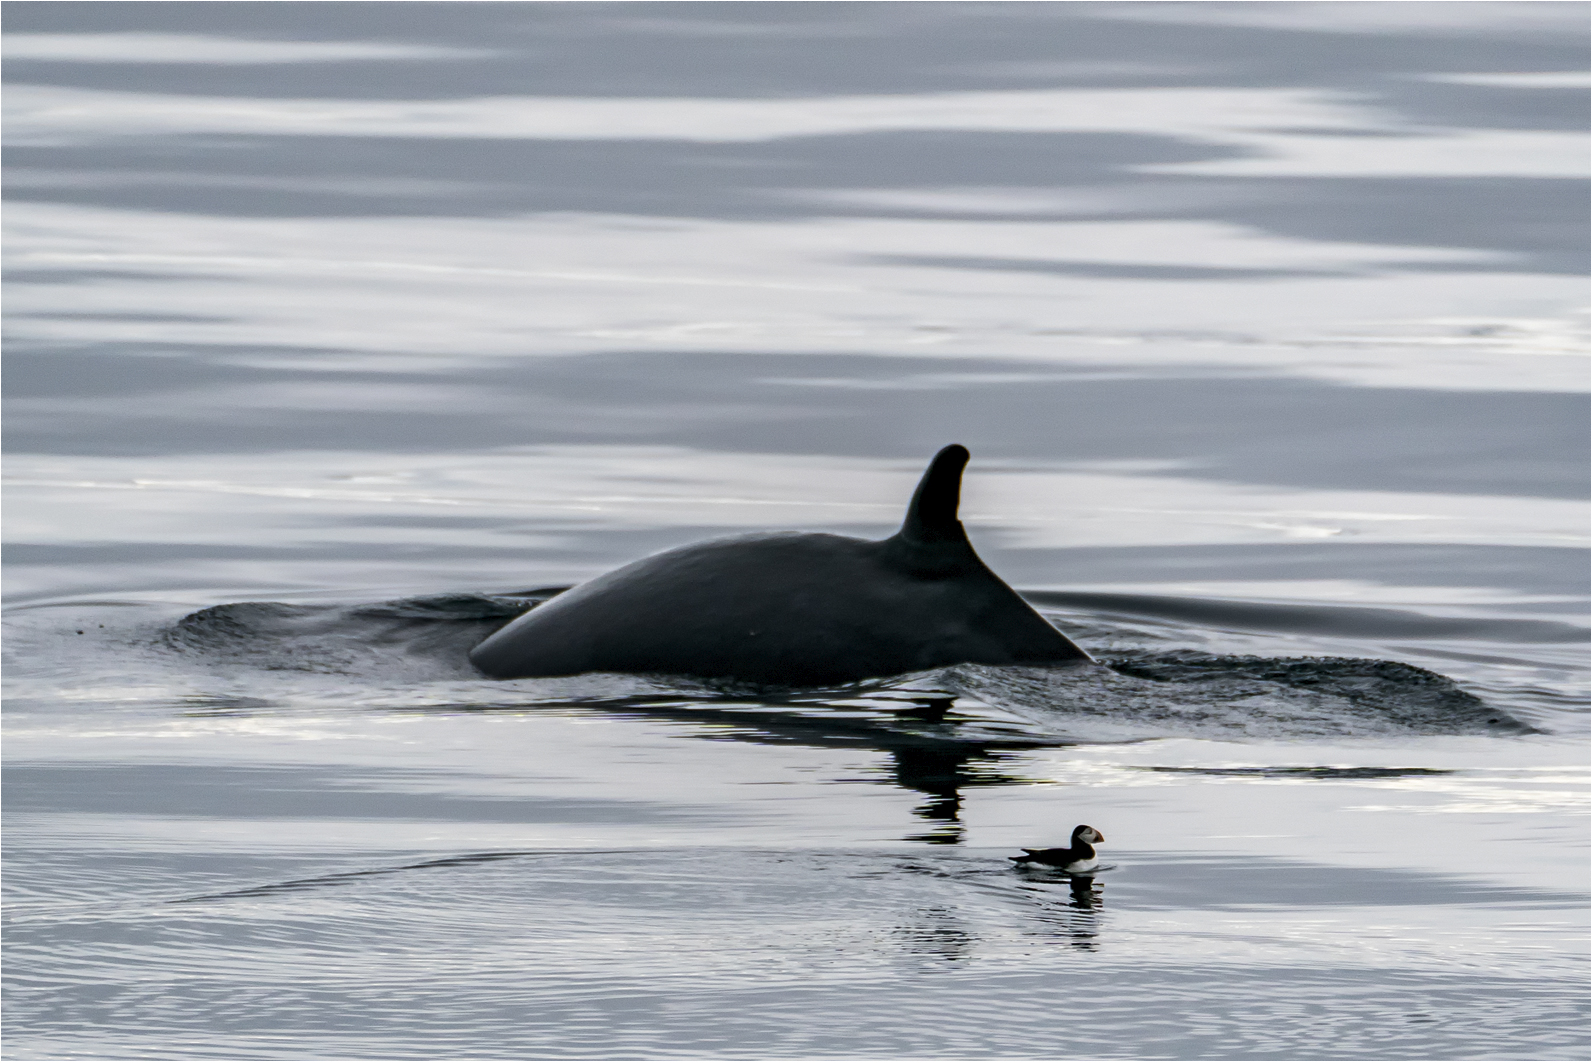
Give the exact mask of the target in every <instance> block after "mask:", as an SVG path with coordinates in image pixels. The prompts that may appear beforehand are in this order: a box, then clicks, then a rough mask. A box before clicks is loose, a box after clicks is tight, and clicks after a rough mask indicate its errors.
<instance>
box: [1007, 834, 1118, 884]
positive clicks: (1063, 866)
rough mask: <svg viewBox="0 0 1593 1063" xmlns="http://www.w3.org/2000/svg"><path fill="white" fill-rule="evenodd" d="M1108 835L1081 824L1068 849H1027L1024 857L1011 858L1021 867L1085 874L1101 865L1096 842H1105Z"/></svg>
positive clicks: (1024, 851)
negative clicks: (1032, 865) (1033, 865)
mask: <svg viewBox="0 0 1593 1063" xmlns="http://www.w3.org/2000/svg"><path fill="white" fill-rule="evenodd" d="M1105 840H1106V835H1104V834H1102V833H1101V832H1100V831H1098V830H1096V829H1095V828H1094V827H1091V826H1089V825H1087V824H1084V823H1080V824H1079V825H1078V826H1077V827H1074V828H1073V842H1072V844H1070V845H1069V846H1068V847H1067V848H1066V849H1025V850H1023V853H1024V855H1022V856H1009V857H1007V859H1008V860H1011V861H1012V862H1014V863H1015V864H1017V865H1018V866H1019V867H1023V866H1024V865H1026V864H1039V865H1040V866H1042V867H1054V868H1057V869H1058V870H1060V871H1068V872H1072V873H1073V874H1085V873H1087V872H1090V871H1094V870H1095V867H1096V865H1097V864H1098V863H1099V861H1098V860H1096V858H1095V846H1094V844H1093V843H1095V842H1104V841H1105Z"/></svg>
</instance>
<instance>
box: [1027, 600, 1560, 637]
mask: <svg viewBox="0 0 1593 1063" xmlns="http://www.w3.org/2000/svg"><path fill="white" fill-rule="evenodd" d="M1025 597H1027V598H1028V599H1029V600H1030V601H1031V602H1034V603H1036V604H1038V605H1042V606H1044V605H1050V606H1066V607H1069V608H1072V609H1082V610H1088V611H1090V612H1091V613H1092V614H1094V615H1105V616H1125V617H1152V618H1157V619H1166V620H1177V621H1184V622H1188V623H1191V624H1197V625H1200V626H1202V627H1207V628H1216V629H1219V630H1240V631H1265V632H1278V633H1284V632H1289V633H1296V634H1304V635H1323V636H1329V637H1341V638H1363V639H1395V640H1397V639H1456V640H1476V641H1482V642H1495V643H1540V642H1541V643H1585V642H1587V640H1588V630H1587V628H1585V627H1580V626H1577V625H1574V624H1565V623H1559V622H1556V621H1548V620H1518V619H1513V618H1505V617H1488V618H1482V617H1441V616H1430V615H1427V614H1425V613H1417V612H1413V611H1411V610H1406V609H1380V608H1368V607H1366V606H1349V605H1326V604H1322V603H1313V604H1311V605H1285V604H1275V603H1269V602H1245V601H1224V600H1221V599H1213V598H1188V597H1176V596H1172V595H1156V594H1119V593H1102V592H1095V591H1031V592H1029V593H1028V594H1026V595H1025Z"/></svg>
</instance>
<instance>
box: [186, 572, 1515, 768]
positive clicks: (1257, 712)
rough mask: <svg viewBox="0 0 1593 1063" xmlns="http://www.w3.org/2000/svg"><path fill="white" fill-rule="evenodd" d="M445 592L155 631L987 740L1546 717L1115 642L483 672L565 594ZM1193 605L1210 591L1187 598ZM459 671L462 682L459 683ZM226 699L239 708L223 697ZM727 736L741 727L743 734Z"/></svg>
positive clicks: (667, 707) (304, 665)
mask: <svg viewBox="0 0 1593 1063" xmlns="http://www.w3.org/2000/svg"><path fill="white" fill-rule="evenodd" d="M563 589H564V588H562V587H543V588H536V589H533V590H526V591H516V592H510V593H504V594H446V595H436V596H430V597H421V598H405V599H398V600H394V601H387V602H377V603H364V604H355V605H338V604H290V603H284V602H238V603H233V604H228V605H218V606H212V607H210V608H207V609H201V610H199V611H198V612H195V613H191V614H189V615H187V616H185V617H183V618H182V619H180V620H178V621H177V622H176V623H175V624H172V625H170V626H169V627H167V628H166V629H165V630H163V631H162V632H160V634H159V635H158V637H157V640H156V641H157V642H158V643H159V644H160V645H161V646H163V647H164V648H166V649H168V650H171V651H174V652H176V653H180V654H182V655H184V656H188V657H199V658H203V659H207V660H209V661H211V662H225V663H228V664H230V665H234V666H241V667H243V668H246V669H249V670H259V671H269V672H278V673H281V672H296V673H301V674H302V673H320V674H325V675H343V676H349V677H354V678H361V677H363V678H368V679H369V680H371V681H372V682H374V683H378V684H380V685H381V686H382V687H383V688H386V689H389V690H390V689H391V687H392V686H393V684H395V683H410V684H414V683H422V684H424V683H428V682H430V683H444V684H447V686H446V690H445V691H438V693H445V696H444V697H443V698H442V700H441V701H439V700H438V699H436V698H427V697H416V698H412V699H410V700H408V701H407V703H406V704H407V707H408V708H409V709H410V710H412V711H433V710H436V709H438V708H446V710H447V711H461V710H468V709H476V710H482V711H491V710H494V709H503V708H509V707H518V708H521V709H523V708H524V707H526V706H530V705H540V706H549V705H555V704H556V705H561V706H566V707H571V708H581V709H588V710H592V711H602V712H610V713H622V714H645V715H651V716H661V717H669V718H674V719H693V720H698V721H703V722H713V723H722V724H729V725H732V726H733V727H734V728H735V729H736V730H737V732H738V733H741V734H748V735H752V736H754V737H757V738H759V739H760V740H771V739H780V738H783V739H784V740H813V739H814V738H815V735H821V736H822V738H823V740H824V744H854V743H855V744H866V745H872V746H881V745H882V744H883V745H884V746H885V747H888V748H896V747H903V748H937V747H943V746H968V745H977V746H980V747H985V748H1001V747H1008V748H1011V747H1019V746H1025V745H1028V746H1033V745H1041V744H1060V743H1068V742H1101V741H1131V740H1136V739H1142V738H1152V737H1166V736H1206V737H1221V738H1236V739H1245V738H1280V737H1330V736H1333V737H1341V736H1368V735H1398V734H1409V735H1439V734H1526V733H1532V732H1533V731H1534V730H1535V729H1534V728H1532V727H1530V726H1528V725H1527V724H1525V723H1523V722H1521V721H1519V720H1517V719H1515V718H1514V717H1512V716H1511V715H1510V714H1509V713H1507V712H1505V711H1503V710H1501V709H1500V708H1498V707H1496V706H1493V705H1490V704H1488V703H1487V702H1485V701H1484V700H1482V699H1481V698H1479V697H1477V696H1476V695H1474V694H1472V693H1470V692H1468V691H1466V690H1464V689H1462V688H1461V687H1460V686H1459V685H1458V684H1457V683H1455V681H1454V680H1452V679H1449V678H1447V677H1445V676H1442V675H1439V674H1438V673H1436V672H1432V671H1429V670H1427V669H1425V668H1420V667H1417V666H1415V665H1411V664H1405V663H1401V662H1398V661H1389V660H1380V659H1373V658H1358V657H1268V656H1251V655H1238V654H1218V653H1207V652H1202V651H1197V650H1193V649H1187V648H1172V649H1162V648H1130V649H1122V648H1114V649H1113V650H1112V651H1111V653H1110V655H1109V656H1104V657H1102V658H1101V660H1100V666H1099V667H1085V668H1078V667H1074V668H1035V667H993V666H984V665H958V666H955V667H952V668H945V669H937V670H934V671H931V672H924V673H918V674H914V675H907V676H897V677H891V678H888V679H882V680H877V681H870V682H865V683H859V684H852V685H849V686H845V687H837V688H830V689H823V690H789V689H769V688H757V687H749V686H746V685H743V684H726V683H718V682H711V681H704V680H693V679H687V678H683V677H678V676H599V675H592V676H574V677H566V678H559V679H526V680H515V681H512V682H496V681H490V680H486V679H484V678H483V677H481V675H480V674H479V673H478V672H476V671H475V669H474V668H473V667H472V666H471V665H470V664H469V661H468V659H467V657H466V654H467V653H468V651H469V649H470V648H471V647H472V646H474V645H475V644H476V643H477V642H479V641H480V640H481V639H483V638H485V637H487V636H488V635H490V634H491V633H492V632H493V631H496V630H497V629H498V628H499V627H501V626H503V625H504V624H506V623H508V622H509V621H510V620H512V619H514V618H515V617H516V616H519V615H520V614H521V613H523V612H525V611H527V610H529V609H532V608H535V607H536V606H537V605H539V604H540V603H541V602H544V601H546V600H548V599H549V598H551V597H553V596H554V595H556V594H558V593H560V592H561V591H562V590H563ZM1191 608H1192V609H1194V610H1195V611H1196V612H1199V611H1200V608H1199V605H1198V603H1197V604H1194V605H1191ZM461 681H463V682H466V683H468V686H466V687H465V688H463V689H461V688H460V687H458V686H457V685H456V684H458V683H459V682H461ZM224 711H233V710H232V709H231V708H228V709H226V710H224ZM733 737H734V736H733Z"/></svg>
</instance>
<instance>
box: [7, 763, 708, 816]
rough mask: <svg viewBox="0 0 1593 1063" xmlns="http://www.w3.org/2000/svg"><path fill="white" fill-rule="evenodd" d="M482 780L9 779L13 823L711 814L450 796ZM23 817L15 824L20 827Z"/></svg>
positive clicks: (371, 772) (642, 804)
mask: <svg viewBox="0 0 1593 1063" xmlns="http://www.w3.org/2000/svg"><path fill="white" fill-rule="evenodd" d="M475 778H476V777H470V778H468V779H466V778H458V777H451V776H449V775H448V774H447V773H445V772H432V771H426V770H409V771H406V770H403V769H396V768H395V769H377V768H360V769H353V768H349V767H340V768H339V769H337V770H335V771H333V770H328V769H325V768H314V767H303V766H299V765H291V764H252V765H250V766H247V767H242V766H233V765H219V764H192V763H183V762H167V763H156V762H149V763H133V764H114V763H105V762H93V763H77V764H74V763H70V762H52V763H48V764H41V763H33V764H30V763H26V762H24V763H18V764H8V765H6V770H5V773H4V777H3V779H0V783H3V786H4V794H5V809H6V815H7V817H24V816H29V815H36V814H40V813H74V814H86V815H126V814H137V815H146V816H167V817H181V818H184V819H188V820H193V821H196V822H198V821H204V820H211V819H312V820H313V819H350V820H361V819H370V820H436V821H439V822H451V823H643V822H650V821H651V822H666V821H674V820H678V819H679V818H681V817H686V818H692V817H696V816H701V815H704V814H708V815H712V814H713V813H711V812H708V811H707V810H705V809H693V808H690V807H689V806H680V805H672V804H667V803H664V802H659V801H649V800H645V799H641V798H625V799H621V798H601V799H594V798H576V797H571V796H569V795H566V794H560V795H558V796H541V795H536V794H523V795H516V796H514V797H512V798H509V797H506V798H492V797H486V796H482V795H480V794H470V793H460V792H448V788H449V787H451V786H454V785H457V784H459V783H466V784H468V783H469V782H471V781H473V780H474V779H475ZM16 822H18V821H17V819H13V820H12V823H13V824H15V823H16Z"/></svg>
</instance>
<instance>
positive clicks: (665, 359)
mask: <svg viewBox="0 0 1593 1063" xmlns="http://www.w3.org/2000/svg"><path fill="white" fill-rule="evenodd" d="M280 351H281V349H280V348H276V349H274V350H268V349H262V350H261V351H260V352H259V353H261V354H263V355H266V356H267V357H269V356H270V355H271V354H272V353H274V352H280ZM20 353H21V357H22V360H23V364H24V365H25V366H27V369H26V370H25V372H27V373H29V374H32V375H31V376H28V377H27V378H26V382H25V383H23V384H21V385H19V386H22V387H24V388H27V389H29V390H27V391H26V392H24V393H19V394H18V395H17V396H16V397H15V398H13V399H12V400H11V403H12V405H11V407H10V409H11V411H12V412H11V414H10V416H9V417H8V419H7V423H6V433H7V434H6V439H7V446H8V447H9V448H10V449H11V450H13V451H14V452H15V451H22V452H43V453H53V454H157V453H158V454H173V453H188V452H192V453H204V454H207V455H211V454H216V453H238V452H244V451H254V450H262V449H263V450H280V449H281V448H282V447H283V446H284V441H286V440H292V441H293V446H294V447H295V448H298V449H308V450H318V449H345V450H353V451H361V452H375V451H382V452H389V453H399V454H402V453H411V452H414V451H415V450H417V449H436V450H443V451H447V450H454V449H458V448H477V447H501V446H527V445H536V444H556V445H571V444H576V443H624V444H627V445H635V444H638V443H643V442H645V443H648V444H655V445H656V444H668V445H679V446H689V447H693V448H698V449H706V450H714V451H729V452H734V453H779V454H784V453H794V454H803V455H820V454H824V455H843V456H866V457H870V458H875V459H877V458H880V457H900V458H904V459H905V458H913V459H915V460H916V459H919V458H921V456H922V455H923V454H926V453H932V452H933V451H934V450H936V449H937V448H938V447H940V446H942V445H944V443H945V441H946V440H947V439H948V438H958V439H960V440H962V441H963V442H964V443H965V444H966V445H967V446H968V447H969V448H970V449H972V450H973V451H974V452H975V453H976V454H978V455H980V460H987V461H990V460H993V461H1000V460H1004V459H1025V460H1041V461H1055V462H1058V463H1060V464H1063V465H1066V464H1068V463H1077V462H1083V461H1093V460H1150V461H1159V462H1166V463H1168V465H1167V467H1166V468H1165V469H1164V470H1162V471H1161V472H1160V473H1159V474H1160V475H1167V476H1190V477H1195V478H1199V479H1203V480H1212V479H1216V480H1224V481H1230V482H1237V483H1261V484H1283V485H1287V486H1289V487H1291V488H1302V487H1327V488H1349V489H1375V490H1384V491H1388V490H1403V491H1436V492H1460V493H1470V494H1499V495H1529V496H1536V497H1550V498H1582V497H1585V495H1586V491H1587V474H1586V454H1587V450H1588V446H1587V433H1588V404H1587V397H1586V396H1583V395H1571V394H1557V393H1547V392H1525V391H1523V392H1512V391H1494V392H1480V391H1448V390H1442V389H1420V388H1372V387H1347V386H1340V385H1337V384H1329V383H1323V382H1319V381H1312V380H1305V379H1296V378H1292V377H1239V376H1235V375H1234V374H1233V373H1232V372H1231V370H1226V369H1216V368H1214V369H1212V370H1210V371H1208V372H1199V371H1189V370H1181V372H1182V373H1184V375H1182V376H1179V377H1173V378H1169V377H1165V376H1157V377H1154V378H1144V379H1135V378H1125V376H1124V373H1125V367H1124V366H1122V365H1115V366H1107V365H1104V364H1103V365H1101V366H1099V368H1102V369H1104V370H1106V371H1107V374H1106V375H1107V376H1109V377H1110V378H1109V379H1099V378H1088V379H1082V378H1080V377H1079V376H1078V375H1076V374H1072V373H1070V374H1066V375H1062V376H1059V377H1056V378H1049V379H1039V380H1036V379H1034V377H1035V369H1034V366H1033V364H1031V363H1027V362H1021V361H1014V360H1003V359H988V358H985V359H967V358H957V359H913V358H906V357H881V356H878V355H866V354H820V353H808V354H765V355H747V354H739V353H714V352H689V351H677V352H658V351H649V352H614V353H604V354H593V355H573V356H568V357H561V358H524V359H512V360H498V361H495V362H493V363H492V364H487V365H474V366H466V365H455V366H452V367H450V370H449V372H448V374H447V377H446V380H444V379H442V378H440V377H439V376H438V375H437V374H435V373H401V372H391V371H382V372H371V373H359V372H353V371H342V370H340V371H338V372H335V373H328V374H324V376H325V380H324V383H326V384H327V385H328V386H333V385H336V386H338V387H341V386H343V384H345V383H352V382H356V381H357V382H359V383H361V384H364V385H375V384H381V383H387V384H392V385H398V386H409V387H415V386H424V387H427V388H432V389H438V390H437V391H436V392H435V394H436V396H437V399H436V408H435V409H434V410H433V411H432V412H425V413H423V412H421V411H418V410H417V411H415V412H412V413H407V414H406V415H405V416H403V417H395V416H393V414H392V413H390V412H387V411H379V410H359V409H350V408H341V409H339V408H333V409H329V410H324V411H308V410H304V409H297V408H287V407H281V408H260V409H254V410H249V411H230V412H229V413H228V414H227V415H225V416H222V415H218V414H217V413H216V412H215V411H214V410H213V409H212V408H211V407H210V405H209V404H208V403H199V404H198V405H197V407H195V406H194V404H193V403H191V402H187V401H186V400H185V401H184V403H181V404H179V403H174V402H158V403H149V404H140V405H139V406H138V407H136V408H129V409H127V410H126V411H116V412H112V411H105V410H98V411H96V412H94V413H93V414H92V416H91V415H89V414H87V413H84V414H82V415H81V416H63V414H62V413H61V411H60V410H59V409H58V408H57V407H56V406H55V405H54V404H53V403H52V404H48V405H46V406H44V407H41V408H40V409H38V410H37V411H34V410H31V409H30V408H29V405H28V402H27V399H26V398H25V397H24V396H25V395H29V394H40V395H50V396H58V395H62V394H70V393H74V389H78V390H81V389H87V390H88V392H89V393H95V389H96V388H103V387H105V386H108V385H100V384H92V383H91V384H82V383H79V381H81V380H82V379H83V376H82V374H83V373H84V372H88V373H89V374H90V376H91V377H92V376H94V375H99V373H100V368H101V367H105V366H111V365H113V364H116V362H117V360H118V359H124V356H125V353H126V352H125V351H124V350H122V349H118V351H116V352H112V351H110V350H108V349H101V348H85V349H83V350H80V351H76V352H74V351H69V350H64V349H60V348H52V349H50V350H49V351H48V352H38V353H33V354H29V353H27V350H26V348H23V349H22V350H21V352H20ZM143 353H147V354H159V353H164V354H178V353H181V354H182V355H183V357H182V358H172V359H152V358H137V359H128V360H125V361H123V362H122V363H121V364H120V368H116V369H114V370H111V369H107V370H106V372H108V373H109V374H110V375H109V376H108V377H107V379H111V380H121V379H124V378H127V379H129V380H130V379H131V378H132V377H134V376H137V377H140V380H141V381H142V382H140V383H135V384H131V385H129V386H130V387H134V388H136V389H137V390H138V391H139V393H140V394H146V395H154V394H157V393H161V392H166V393H168V394H172V395H176V396H181V395H187V394H188V393H189V392H191V391H202V390H204V389H203V388H196V387H195V382H203V383H204V385H205V387H218V388H225V387H230V386H237V385H250V384H259V383H262V382H270V381H276V380H281V381H284V382H287V381H290V380H294V379H298V377H300V376H302V370H299V369H292V370H289V369H287V368H284V369H281V370H270V369H260V368H254V367H239V366H234V365H230V364H228V362H227V360H228V359H229V358H231V357H233V356H236V355H237V354H239V353H247V352H246V351H240V350H234V349H231V348H225V347H204V346H202V345H186V346H185V347H183V348H182V349H181V350H180V351H179V350H178V349H176V348H171V347H167V346H164V345H162V346H159V347H146V348H144V349H143ZM311 354H312V356H313V354H314V352H311ZM13 357H16V355H13ZM1072 368H1074V369H1075V370H1081V369H1084V368H1087V367H1086V366H1075V367H1072ZM1128 368H1130V369H1132V367H1128ZM146 371H150V372H155V373H156V374H157V377H154V378H149V379H144V378H143V377H142V376H141V374H144V373H145V372H146ZM190 371H192V373H194V374H195V375H194V376H193V377H192V379H190V378H189V377H188V375H187V374H188V373H189V372H190ZM992 375H994V376H992ZM927 376H933V377H935V378H936V379H937V380H939V381H940V386H937V387H925V386H923V381H924V378H925V377H927ZM154 379H159V380H160V381H162V384H161V385H160V386H156V385H155V384H153V383H151V382H150V381H151V380H154ZM837 381H841V382H847V381H855V382H857V384H858V385H859V386H857V387H845V386H836V382H837ZM804 385H823V386H822V388H819V387H816V386H804ZM190 407H194V408H192V409H191V408H190ZM1124 411H1132V416H1125V415H1124Z"/></svg>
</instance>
